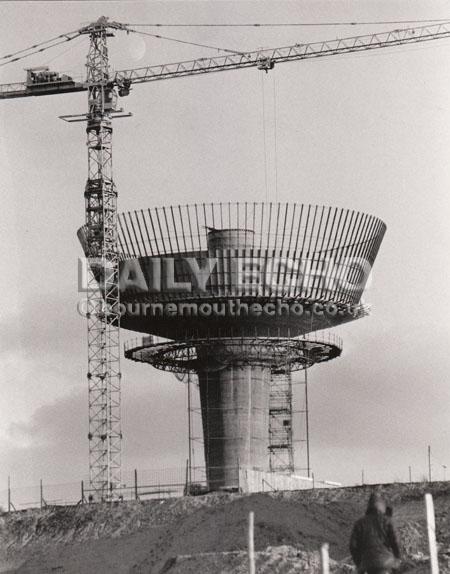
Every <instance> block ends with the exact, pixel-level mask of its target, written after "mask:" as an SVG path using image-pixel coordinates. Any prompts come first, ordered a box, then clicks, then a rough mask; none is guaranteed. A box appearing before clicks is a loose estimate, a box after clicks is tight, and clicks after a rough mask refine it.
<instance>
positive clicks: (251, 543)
mask: <svg viewBox="0 0 450 574" xmlns="http://www.w3.org/2000/svg"><path fill="white" fill-rule="evenodd" d="M254 531H255V513H254V512H249V514H248V571H249V574H255V532H254Z"/></svg>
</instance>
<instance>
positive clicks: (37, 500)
mask: <svg viewBox="0 0 450 574" xmlns="http://www.w3.org/2000/svg"><path fill="white" fill-rule="evenodd" d="M239 470H243V469H239ZM251 472H260V471H255V470H251ZM265 474H266V476H264V477H263V478H264V480H262V484H264V487H263V488H261V489H260V490H262V491H270V490H285V489H286V488H284V487H279V488H278V487H277V486H276V484H277V481H275V480H272V479H271V477H270V476H269V474H270V473H265ZM295 478H296V479H298V478H301V477H298V476H297V477H295ZM122 479H123V480H122V484H121V487H120V488H119V489H117V490H116V495H117V498H118V499H119V500H123V501H127V500H151V499H167V498H179V497H181V496H185V495H199V494H204V493H206V492H208V484H207V480H206V471H205V467H204V466H201V467H192V468H191V469H190V471H189V470H188V468H187V467H185V468H182V467H176V468H165V469H157V470H155V469H145V470H137V469H136V470H133V471H126V472H123V473H122ZM302 480H303V485H302V487H301V488H333V487H339V486H341V485H340V484H338V483H333V482H327V481H321V480H317V479H315V478H314V475H312V476H311V477H310V478H303V479H302ZM280 484H281V483H280ZM291 489H296V488H295V482H293V488H288V490H291ZM242 490H244V491H245V490H246V488H245V484H244V481H243V488H242ZM93 500H94V492H93V491H92V490H90V488H89V483H88V481H87V480H80V481H78V482H67V483H60V484H55V483H52V482H51V481H48V482H47V481H45V480H40V481H39V484H36V485H32V486H15V485H14V481H13V479H11V478H9V480H8V485H7V488H6V489H4V490H0V506H1V508H2V509H3V510H5V511H9V512H12V511H21V510H25V509H28V508H46V507H52V506H76V505H79V504H88V503H89V502H92V501H93Z"/></svg>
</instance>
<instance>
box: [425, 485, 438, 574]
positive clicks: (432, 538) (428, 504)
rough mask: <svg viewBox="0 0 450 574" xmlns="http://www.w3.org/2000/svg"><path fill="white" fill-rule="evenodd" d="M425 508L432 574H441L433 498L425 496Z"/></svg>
mask: <svg viewBox="0 0 450 574" xmlns="http://www.w3.org/2000/svg"><path fill="white" fill-rule="evenodd" d="M425 508H426V514H427V532H428V548H429V550H430V568H431V574H439V562H438V553H437V546H436V524H435V519H434V504H433V496H432V495H431V494H430V493H427V494H425Z"/></svg>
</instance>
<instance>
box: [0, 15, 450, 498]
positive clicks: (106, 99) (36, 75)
mask: <svg viewBox="0 0 450 574" xmlns="http://www.w3.org/2000/svg"><path fill="white" fill-rule="evenodd" d="M118 31H125V32H127V33H130V32H136V30H134V29H133V28H132V26H130V25H127V24H122V23H119V22H114V21H110V20H109V19H108V18H105V17H101V18H99V19H98V20H97V21H96V22H93V23H91V24H89V25H87V26H84V27H82V28H80V29H78V30H76V31H74V32H70V33H67V34H62V35H60V36H58V37H57V38H56V39H53V40H54V42H53V43H52V44H51V45H48V46H47V47H52V46H53V45H57V44H59V43H62V42H66V41H70V40H73V39H74V38H76V37H79V36H81V35H86V36H88V38H89V50H88V55H87V63H86V68H87V75H86V80H85V81H83V82H76V81H74V80H73V79H72V78H71V77H70V76H67V75H60V74H57V73H55V72H50V71H49V70H48V69H47V68H29V69H28V70H27V78H26V81H25V82H23V83H11V84H2V85H0V99H8V98H22V97H28V96H34V97H36V96H46V95H51V94H64V93H72V92H81V91H85V92H87V94H88V111H87V113H86V114H82V115H78V116H77V115H68V116H62V119H65V120H67V121H69V122H72V121H86V132H87V148H88V178H87V182H86V186H85V192H84V197H85V215H86V226H85V230H86V237H85V238H84V239H85V243H86V244H87V246H88V255H89V266H90V277H89V281H88V291H87V293H88V294H87V313H86V316H87V329H88V374H87V378H88V386H89V435H88V437H89V470H90V487H91V491H92V492H93V493H94V494H93V498H94V499H95V500H113V499H114V498H116V497H117V495H118V492H119V488H120V484H121V442H122V432H121V416H120V404H121V399H120V396H121V395H120V393H121V372H120V338H119V331H120V311H119V303H120V301H119V251H118V234H117V189H116V187H115V185H114V181H113V173H112V133H113V129H112V120H113V119H114V118H116V117H121V116H126V115H130V114H126V113H124V112H123V110H122V109H120V108H119V107H118V104H117V102H118V96H121V97H123V96H126V95H128V94H129V92H130V90H131V88H132V86H133V85H135V84H141V83H144V82H153V81H157V80H167V79H171V78H178V77H183V76H194V75H200V74H207V73H211V72H222V71H225V70H237V69H241V68H252V67H253V68H257V69H259V70H263V71H265V72H268V71H269V70H271V69H272V68H273V67H274V66H275V65H276V64H279V63H282V62H291V61H299V60H308V59H312V58H321V57H326V56H335V55H339V54H348V53H352V52H363V51H367V50H375V49H379V48H389V47H393V46H402V45H406V44H415V43H419V42H426V41H430V40H439V39H443V38H449V37H450V22H448V23H447V22H444V23H439V24H432V25H427V26H421V27H409V28H402V29H396V30H391V31H388V32H381V33H373V34H368V35H362V36H353V37H348V38H341V39H335V40H330V41H323V42H311V43H298V44H295V45H293V46H286V47H281V48H273V49H264V50H257V51H252V52H231V51H227V52H229V53H227V54H226V55H224V56H217V57H206V58H198V59H195V60H190V61H184V62H176V63H169V64H162V65H158V66H147V67H141V68H137V69H128V70H121V71H116V72H114V73H113V72H111V69H110V60H109V55H108V44H107V41H108V38H109V37H111V36H113V35H114V33H115V32H118ZM38 46H40V45H37V46H33V49H34V48H38ZM44 49H46V48H45V47H43V48H39V49H36V50H35V51H34V52H32V53H36V52H40V51H43V50H44ZM25 52H26V50H22V51H21V52H18V53H17V55H15V54H11V55H9V56H5V57H4V58H3V59H7V60H8V62H5V63H11V62H15V61H18V60H20V59H22V57H25V56H26V55H27V54H25V55H23V53H25ZM19 54H20V55H19ZM28 55H29V54H28Z"/></svg>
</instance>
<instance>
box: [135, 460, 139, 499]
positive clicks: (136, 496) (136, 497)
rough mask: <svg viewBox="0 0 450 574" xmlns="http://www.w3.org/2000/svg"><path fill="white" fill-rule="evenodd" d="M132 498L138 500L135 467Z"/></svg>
mask: <svg viewBox="0 0 450 574" xmlns="http://www.w3.org/2000/svg"><path fill="white" fill-rule="evenodd" d="M134 500H139V494H138V477H137V469H136V468H135V469H134Z"/></svg>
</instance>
